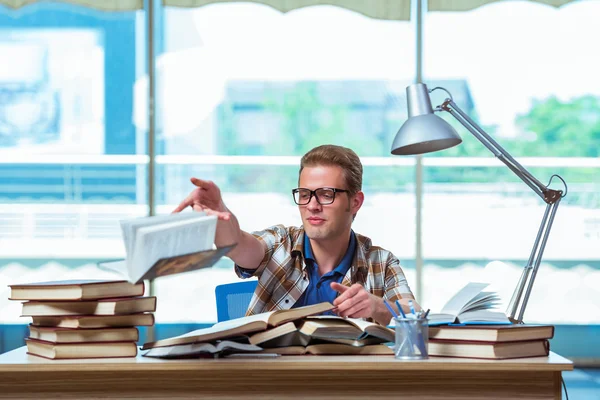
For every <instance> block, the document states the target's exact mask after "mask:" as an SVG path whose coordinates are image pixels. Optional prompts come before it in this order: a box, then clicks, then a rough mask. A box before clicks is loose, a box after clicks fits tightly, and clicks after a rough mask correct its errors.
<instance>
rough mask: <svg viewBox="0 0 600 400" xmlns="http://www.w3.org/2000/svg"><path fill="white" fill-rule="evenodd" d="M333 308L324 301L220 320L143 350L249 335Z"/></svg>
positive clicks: (145, 347) (156, 342) (152, 344)
mask: <svg viewBox="0 0 600 400" xmlns="http://www.w3.org/2000/svg"><path fill="white" fill-rule="evenodd" d="M331 309H333V304H331V303H328V302H323V303H318V304H313V305H310V306H304V307H298V308H291V309H289V310H277V311H269V312H265V313H260V314H256V315H250V316H247V317H241V318H235V319H231V320H228V321H222V322H218V323H216V324H215V325H213V326H211V327H210V328H204V329H197V330H195V331H192V332H189V333H186V334H184V335H180V336H176V337H172V338H167V339H161V340H157V341H155V342H149V343H145V344H144V346H143V347H142V348H143V350H147V349H152V348H155V347H167V346H176V345H182V344H189V343H201V342H213V341H215V340H223V339H229V338H231V337H236V336H247V335H248V334H249V333H254V332H259V331H264V330H266V329H268V328H270V327H276V326H279V325H283V324H285V323H286V322H290V321H295V320H298V319H301V318H304V317H306V316H309V315H314V314H320V313H323V312H325V311H329V310H331ZM252 344H256V343H252Z"/></svg>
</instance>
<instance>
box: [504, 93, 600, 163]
mask: <svg viewBox="0 0 600 400" xmlns="http://www.w3.org/2000/svg"><path fill="white" fill-rule="evenodd" d="M516 122H517V125H518V126H519V127H520V128H521V129H522V130H523V131H524V132H526V133H529V134H530V135H525V136H526V137H527V136H532V137H534V140H520V141H517V142H515V143H513V145H514V147H513V148H514V149H515V150H516V151H515V152H516V153H517V152H518V153H517V154H519V155H527V156H555V157H599V156H600V98H598V97H594V96H582V97H578V98H575V99H573V100H571V101H566V102H563V101H560V100H559V99H557V98H556V97H550V98H548V99H546V100H536V101H534V103H533V106H532V108H531V109H530V110H529V111H528V112H527V113H526V114H522V115H519V116H518V117H517V120H516Z"/></svg>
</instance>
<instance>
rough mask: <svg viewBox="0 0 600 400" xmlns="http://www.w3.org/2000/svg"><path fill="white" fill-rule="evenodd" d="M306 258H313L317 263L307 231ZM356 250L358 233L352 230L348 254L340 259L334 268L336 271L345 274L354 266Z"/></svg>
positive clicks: (305, 240)
mask: <svg viewBox="0 0 600 400" xmlns="http://www.w3.org/2000/svg"><path fill="white" fill-rule="evenodd" d="M303 247H304V249H303V250H304V258H305V259H307V260H311V261H312V263H313V264H315V258H314V255H313V252H312V249H311V247H310V240H309V239H308V236H307V235H306V233H304V246H303ZM355 252H356V235H355V234H354V231H353V230H351V231H350V243H349V245H348V250H346V254H344V257H343V258H342V261H340V264H339V265H338V266H337V267H336V268H335V269H334V271H335V272H337V273H339V274H342V275H345V274H346V272H347V271H348V270H349V269H350V267H351V266H352V260H353V259H354V253H355Z"/></svg>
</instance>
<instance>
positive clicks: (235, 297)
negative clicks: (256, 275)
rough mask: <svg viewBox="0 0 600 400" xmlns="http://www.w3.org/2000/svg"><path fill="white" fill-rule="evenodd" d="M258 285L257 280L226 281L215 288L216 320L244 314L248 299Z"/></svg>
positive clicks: (225, 319) (226, 319) (248, 302)
mask: <svg viewBox="0 0 600 400" xmlns="http://www.w3.org/2000/svg"><path fill="white" fill-rule="evenodd" d="M257 285H258V280H252V281H244V282H235V283H227V284H224V285H219V286H217V287H216V288H215V297H216V298H217V320H218V321H219V322H221V321H228V320H230V319H234V318H239V317H243V316H244V315H246V310H248V305H249V304H250V299H252V295H253V294H254V290H255V289H256V286H257Z"/></svg>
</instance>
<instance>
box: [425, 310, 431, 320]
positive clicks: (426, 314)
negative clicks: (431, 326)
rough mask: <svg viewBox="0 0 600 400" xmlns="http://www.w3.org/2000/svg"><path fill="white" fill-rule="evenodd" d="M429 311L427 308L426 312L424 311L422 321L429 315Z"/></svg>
mask: <svg viewBox="0 0 600 400" xmlns="http://www.w3.org/2000/svg"><path fill="white" fill-rule="evenodd" d="M429 311H431V310H430V309H429V308H428V309H427V311H425V314H423V319H426V318H427V316H428V315H429Z"/></svg>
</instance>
